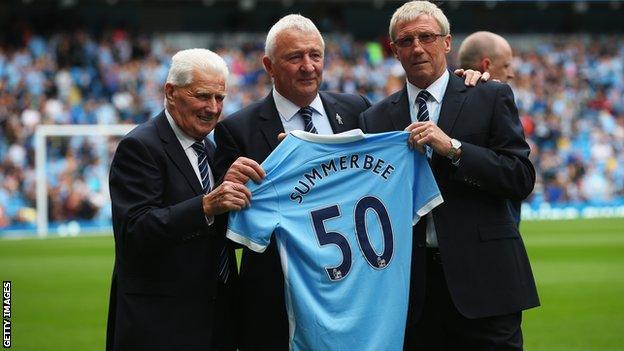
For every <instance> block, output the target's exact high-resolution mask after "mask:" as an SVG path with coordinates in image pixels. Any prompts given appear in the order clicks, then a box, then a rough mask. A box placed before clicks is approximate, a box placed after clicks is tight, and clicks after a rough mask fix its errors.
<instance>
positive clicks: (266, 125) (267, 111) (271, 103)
mask: <svg viewBox="0 0 624 351" xmlns="http://www.w3.org/2000/svg"><path fill="white" fill-rule="evenodd" d="M260 130H261V131H262V134H263V135H264V138H265V139H266V142H267V143H268V144H269V146H270V147H271V150H273V149H275V148H276V147H277V144H278V142H277V135H278V134H279V133H284V126H283V125H282V121H281V120H280V116H279V113H278V112H277V107H275V100H273V92H270V93H269V95H268V96H267V97H266V98H264V102H263V103H262V107H261V108H260Z"/></svg>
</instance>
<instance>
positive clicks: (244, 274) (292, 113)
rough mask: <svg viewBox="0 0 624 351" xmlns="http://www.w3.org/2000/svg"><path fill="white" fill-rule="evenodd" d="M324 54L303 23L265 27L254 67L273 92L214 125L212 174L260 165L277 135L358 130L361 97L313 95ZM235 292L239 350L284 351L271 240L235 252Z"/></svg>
mask: <svg viewBox="0 0 624 351" xmlns="http://www.w3.org/2000/svg"><path fill="white" fill-rule="evenodd" d="M324 49H325V44H324V41H323V37H322V36H321V34H320V32H319V31H318V29H317V28H316V26H315V25H314V23H312V21H311V20H309V19H308V18H306V17H303V16H300V15H288V16H285V17H283V18H282V19H280V20H279V21H278V22H277V23H276V24H275V25H274V26H273V27H272V28H271V30H270V31H269V33H268V35H267V39H266V46H265V56H264V58H263V60H262V62H263V64H264V67H265V69H266V71H267V72H268V73H269V75H270V76H271V78H272V79H273V90H272V91H271V92H270V93H269V95H268V96H267V97H266V98H265V99H264V100H262V101H259V102H256V103H253V104H251V105H250V106H248V107H246V108H244V109H242V110H240V111H238V112H236V113H234V114H232V115H231V116H229V117H228V118H226V119H224V120H223V121H222V122H220V123H219V124H218V125H217V127H216V129H215V141H216V144H217V150H218V153H217V155H216V158H215V164H216V169H217V172H218V173H219V172H221V173H222V172H223V171H224V170H225V169H227V167H229V165H230V164H231V163H232V162H233V161H234V160H235V159H236V158H237V157H239V156H245V157H249V158H251V159H253V160H255V161H258V162H262V161H264V159H265V158H266V157H267V156H268V155H269V154H270V153H271V151H272V150H273V149H274V148H275V147H276V146H277V144H278V134H280V133H283V132H290V131H292V130H306V131H309V132H313V133H319V134H333V133H340V132H343V131H347V130H350V129H354V128H357V127H358V115H359V114H360V112H362V111H364V110H365V109H366V108H368V107H369V106H370V103H369V102H368V100H367V99H366V98H364V97H362V96H359V95H350V94H337V93H329V92H319V87H320V85H321V80H322V78H323V56H324ZM240 286H241V296H240V301H239V303H240V304H241V305H240V308H241V313H240V318H241V320H240V336H241V344H240V348H241V350H288V339H289V337H288V319H287V315H286V305H285V301H284V279H283V275H282V268H281V265H280V260H279V255H278V252H277V248H276V245H275V241H274V240H272V241H271V244H270V245H269V247H268V249H267V250H266V252H264V253H263V254H257V253H253V252H251V251H249V250H244V251H243V256H242V262H241V270H240Z"/></svg>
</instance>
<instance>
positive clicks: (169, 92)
mask: <svg viewBox="0 0 624 351" xmlns="http://www.w3.org/2000/svg"><path fill="white" fill-rule="evenodd" d="M174 88H175V87H174V86H173V84H171V83H165V99H166V100H167V103H168V104H170V105H173V104H174V98H173V94H174V90H175V89H174Z"/></svg>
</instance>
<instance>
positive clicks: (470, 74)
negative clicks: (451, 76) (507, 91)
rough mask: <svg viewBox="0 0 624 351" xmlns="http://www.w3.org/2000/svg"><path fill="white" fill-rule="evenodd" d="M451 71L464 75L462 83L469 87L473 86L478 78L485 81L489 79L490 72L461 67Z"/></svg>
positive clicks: (460, 75) (459, 75)
mask: <svg viewBox="0 0 624 351" xmlns="http://www.w3.org/2000/svg"><path fill="white" fill-rule="evenodd" d="M453 73H455V74H456V75H457V76H458V77H464V78H465V80H464V84H466V86H469V87H474V86H475V85H477V83H478V82H479V78H481V81H483V82H487V81H488V79H490V73H489V72H484V73H481V72H479V71H474V70H471V69H467V70H464V69H463V68H459V69H456V70H455V71H454V72H453Z"/></svg>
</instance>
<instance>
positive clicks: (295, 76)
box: [262, 30, 323, 107]
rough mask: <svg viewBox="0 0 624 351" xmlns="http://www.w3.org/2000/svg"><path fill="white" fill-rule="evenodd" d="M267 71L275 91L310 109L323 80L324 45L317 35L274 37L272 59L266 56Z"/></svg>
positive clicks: (286, 33) (288, 33) (287, 32)
mask: <svg viewBox="0 0 624 351" xmlns="http://www.w3.org/2000/svg"><path fill="white" fill-rule="evenodd" d="M262 62H263V63H264V68H265V69H266V71H267V72H268V73H269V74H270V75H271V78H273V84H274V85H275V89H276V90H277V91H278V92H279V93H280V94H281V95H282V96H284V97H285V98H287V99H288V100H290V101H291V102H292V103H294V104H295V105H297V106H300V107H304V106H308V105H309V104H310V103H311V102H312V100H314V98H315V97H316V94H317V93H318V91H319V88H320V87H321V81H322V80H323V44H322V43H321V38H320V37H319V36H318V34H316V33H306V32H302V31H299V30H285V31H282V32H280V33H279V34H278V35H277V36H276V38H275V48H274V50H273V58H269V57H268V56H265V57H264V58H263V60H262Z"/></svg>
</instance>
